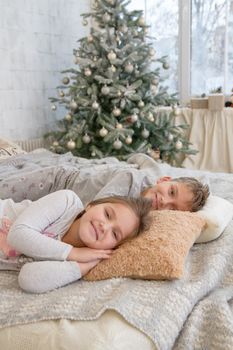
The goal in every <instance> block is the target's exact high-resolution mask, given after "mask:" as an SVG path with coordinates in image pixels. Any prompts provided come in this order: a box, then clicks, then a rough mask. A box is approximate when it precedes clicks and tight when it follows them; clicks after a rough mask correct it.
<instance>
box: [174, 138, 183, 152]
mask: <svg viewBox="0 0 233 350" xmlns="http://www.w3.org/2000/svg"><path fill="white" fill-rule="evenodd" d="M175 147H176V149H177V150H179V149H181V148H182V147H183V143H182V142H181V141H180V140H177V141H176V144H175Z"/></svg>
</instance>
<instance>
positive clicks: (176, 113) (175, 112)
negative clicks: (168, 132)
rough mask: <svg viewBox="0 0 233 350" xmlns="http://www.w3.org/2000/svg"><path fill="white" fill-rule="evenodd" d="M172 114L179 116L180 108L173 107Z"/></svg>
mask: <svg viewBox="0 0 233 350" xmlns="http://www.w3.org/2000/svg"><path fill="white" fill-rule="evenodd" d="M173 113H174V114H175V115H180V114H181V110H180V108H179V107H174V108H173Z"/></svg>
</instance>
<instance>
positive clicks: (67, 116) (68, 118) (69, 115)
mask: <svg viewBox="0 0 233 350" xmlns="http://www.w3.org/2000/svg"><path fill="white" fill-rule="evenodd" d="M65 119H66V120H67V121H68V122H69V121H71V120H72V116H71V114H69V113H68V114H66V116H65Z"/></svg>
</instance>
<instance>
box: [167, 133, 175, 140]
mask: <svg viewBox="0 0 233 350" xmlns="http://www.w3.org/2000/svg"><path fill="white" fill-rule="evenodd" d="M167 138H168V141H170V142H171V141H173V139H174V136H173V135H172V134H170V133H169V134H168V137H167Z"/></svg>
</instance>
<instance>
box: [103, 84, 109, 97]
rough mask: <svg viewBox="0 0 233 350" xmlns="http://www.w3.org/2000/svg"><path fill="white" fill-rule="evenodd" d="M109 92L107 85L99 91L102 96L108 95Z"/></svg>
mask: <svg viewBox="0 0 233 350" xmlns="http://www.w3.org/2000/svg"><path fill="white" fill-rule="evenodd" d="M109 92H110V89H109V87H108V86H107V85H104V86H103V87H102V89H101V93H102V94H103V95H108V94H109Z"/></svg>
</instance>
